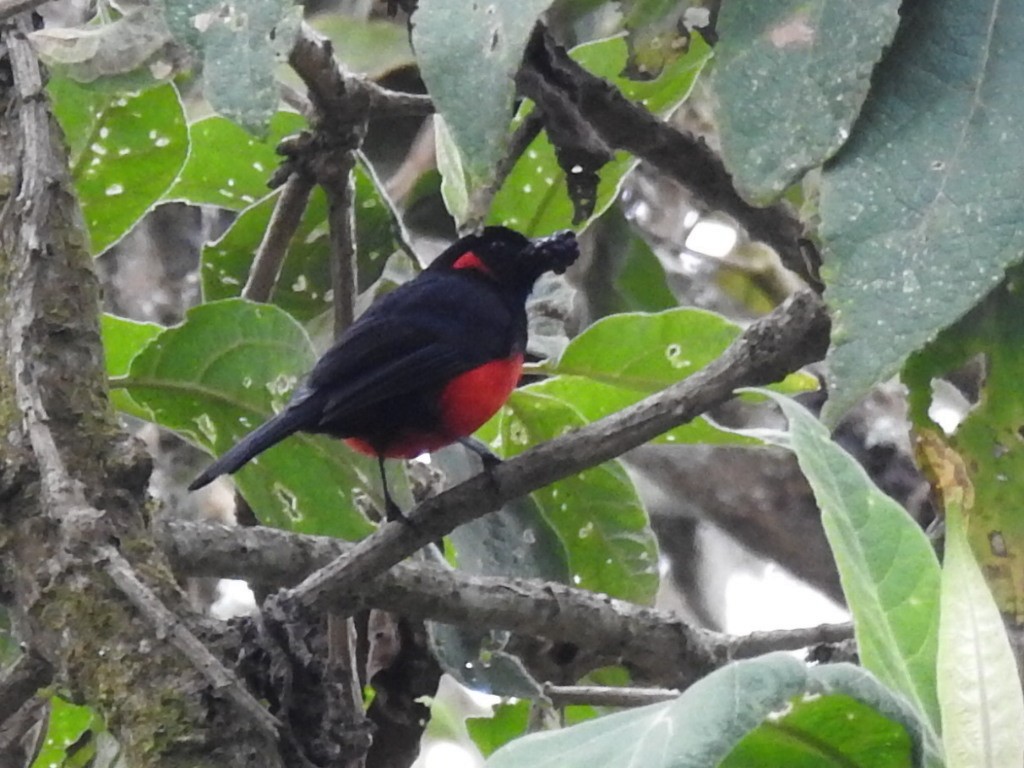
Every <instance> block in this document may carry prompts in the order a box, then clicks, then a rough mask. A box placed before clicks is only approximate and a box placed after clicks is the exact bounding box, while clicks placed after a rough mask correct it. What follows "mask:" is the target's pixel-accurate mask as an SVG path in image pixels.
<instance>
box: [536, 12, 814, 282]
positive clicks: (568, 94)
mask: <svg viewBox="0 0 1024 768" xmlns="http://www.w3.org/2000/svg"><path fill="white" fill-rule="evenodd" d="M517 83H518V84H519V88H520V91H521V92H522V93H523V95H524V96H527V97H529V98H530V99H532V100H533V101H535V102H537V103H539V104H544V103H554V104H559V103H561V102H563V101H565V100H570V101H571V102H572V104H573V105H574V107H575V108H576V109H577V110H578V111H579V115H580V117H581V119H582V120H583V121H585V122H586V125H587V126H588V127H589V128H590V129H591V130H593V131H595V132H596V133H597V134H598V135H599V136H600V138H601V139H602V140H603V141H604V142H605V143H606V144H607V145H608V146H610V147H613V148H615V149H623V150H626V151H627V152H630V153H631V154H633V155H635V156H637V157H639V158H641V159H643V160H646V161H647V162H649V163H651V164H652V165H653V166H655V167H656V168H657V169H658V170H660V171H661V172H662V173H665V174H667V175H668V176H670V177H671V178H673V179H675V180H676V181H677V182H679V183H680V184H681V185H683V187H685V188H686V189H688V190H689V191H690V192H691V193H692V194H693V195H694V197H695V198H696V199H697V200H699V201H700V202H701V203H703V204H704V205H705V206H706V207H707V208H708V209H709V210H715V211H723V212H725V213H726V214H728V215H729V216H731V217H732V218H734V219H735V220H736V221H737V222H739V224H740V225H741V226H742V227H743V228H744V229H745V230H746V231H747V233H748V234H749V235H750V237H751V238H753V239H755V240H760V241H762V242H764V243H767V244H768V245H770V246H771V247H772V248H774V249H775V250H776V251H777V252H778V253H779V256H780V258H781V259H782V262H783V263H784V264H785V265H786V266H787V267H788V268H789V269H791V270H793V271H794V272H796V273H797V274H799V275H801V276H803V277H805V278H806V279H808V280H809V281H811V283H812V284H816V283H817V280H816V278H815V275H814V270H815V269H816V265H811V266H810V267H809V265H808V261H816V260H817V255H816V254H815V253H814V247H813V245H812V244H811V243H810V242H808V241H806V240H805V239H804V236H803V230H804V227H803V224H802V223H801V222H800V220H799V219H798V218H797V217H796V215H795V213H794V212H793V211H792V209H791V208H789V207H788V206H786V205H785V204H783V203H777V204H775V205H771V206H768V207H767V208H759V207H757V206H754V205H751V204H750V203H748V202H747V201H746V200H744V199H743V198H742V197H741V196H740V194H739V193H738V192H737V191H736V188H735V186H734V185H733V183H732V178H731V176H730V175H729V173H728V171H726V169H725V166H724V164H723V163H722V161H721V159H720V158H719V157H718V156H717V155H716V154H715V153H714V152H713V151H712V150H711V148H710V147H708V146H707V144H706V143H705V142H704V141H703V139H700V138H698V137H695V136H693V135H691V134H688V133H685V132H683V131H680V130H678V129H677V128H674V127H673V126H671V125H669V124H668V123H666V122H664V121H662V120H660V119H658V118H657V117H655V116H654V115H652V114H651V113H650V112H648V111H647V110H646V109H645V108H644V107H642V106H641V105H639V104H635V103H633V102H632V101H630V100H629V99H627V98H626V97H625V96H623V95H622V93H621V92H620V91H619V90H618V89H617V88H616V87H615V86H613V85H612V84H610V83H608V82H607V81H605V80H602V79H601V78H599V77H597V76H596V75H594V74H592V73H590V72H588V71H587V70H586V69H584V68H583V67H582V66H580V65H579V64H578V63H577V62H575V61H573V59H571V58H570V57H569V55H568V54H567V53H566V52H565V50H564V49H562V48H561V47H559V46H558V45H557V44H556V43H555V42H554V41H553V40H551V38H550V36H549V35H548V34H547V32H546V30H544V29H543V27H538V30H537V32H536V33H535V36H534V39H533V40H532V41H531V43H530V46H529V48H528V51H527V56H526V60H525V61H524V62H523V67H522V69H521V70H520V73H519V75H518V78H517Z"/></svg>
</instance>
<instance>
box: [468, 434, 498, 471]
mask: <svg viewBox="0 0 1024 768" xmlns="http://www.w3.org/2000/svg"><path fill="white" fill-rule="evenodd" d="M459 445H461V446H462V447H463V448H466V449H467V450H470V451H472V452H473V453H475V454H476V455H477V456H479V457H480V461H482V462H483V464H484V470H485V471H487V472H490V471H491V470H492V469H494V468H495V467H496V466H498V465H499V464H501V458H500V457H499V456H498V454H496V453H495V452H494V451H492V450H491V449H490V448H488V447H487V445H486V444H485V443H484V442H483V441H482V440H477V439H476V438H475V437H460V438H459Z"/></svg>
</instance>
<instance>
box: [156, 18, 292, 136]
mask: <svg viewBox="0 0 1024 768" xmlns="http://www.w3.org/2000/svg"><path fill="white" fill-rule="evenodd" d="M163 5H164V13H165V16H166V19H167V25H168V27H169V28H170V30H171V32H172V33H173V34H174V36H175V38H176V39H177V40H178V41H179V42H181V43H183V44H184V45H187V46H188V47H190V48H191V49H192V50H193V52H194V53H196V55H197V56H198V57H199V58H201V59H202V69H203V95H204V96H205V97H206V99H207V101H208V102H209V103H210V106H212V107H213V108H214V109H215V110H217V111H218V112H219V113H220V114H222V115H224V116H225V117H227V118H229V119H231V120H233V121H234V122H236V123H238V124H240V125H242V126H245V127H246V128H247V129H248V130H250V131H253V132H262V131H264V130H265V129H266V124H267V121H268V120H269V119H270V118H271V116H272V115H273V114H274V112H275V111H276V109H277V105H278V102H279V100H280V95H279V92H278V86H277V81H276V80H275V78H274V69H275V68H276V67H277V64H278V62H279V61H283V60H285V59H286V58H287V56H288V52H289V51H290V50H291V47H292V45H293V43H294V41H295V38H296V35H297V34H298V31H299V24H300V22H301V19H302V13H301V9H300V8H299V7H298V6H296V5H295V3H293V2H292V1H291V0H219V1H218V0H164V1H163Z"/></svg>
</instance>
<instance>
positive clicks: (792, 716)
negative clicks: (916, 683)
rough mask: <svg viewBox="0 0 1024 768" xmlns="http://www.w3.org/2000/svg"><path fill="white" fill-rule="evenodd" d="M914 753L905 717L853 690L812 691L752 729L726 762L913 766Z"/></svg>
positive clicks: (803, 767)
mask: <svg viewBox="0 0 1024 768" xmlns="http://www.w3.org/2000/svg"><path fill="white" fill-rule="evenodd" d="M911 755H912V746H911V741H910V736H909V735H908V734H907V731H906V729H904V728H903V727H902V726H901V725H900V724H899V723H895V722H893V721H892V720H889V719H888V718H886V717H883V716H882V715H880V714H879V713H878V712H876V711H875V710H873V709H872V708H871V707H868V706H867V705H865V704H861V703H860V702H859V701H857V700H856V699H851V698H850V697H848V696H842V695H835V696H819V697H810V696H808V697H798V698H796V699H793V701H792V702H791V705H790V708H789V709H787V710H786V711H785V714H783V715H782V716H781V717H779V718H778V719H774V718H773V719H771V720H769V721H767V722H765V723H764V724H762V725H761V726H760V727H759V728H756V729H755V730H753V731H751V732H750V733H749V734H747V736H746V737H745V738H744V739H743V740H742V741H741V742H740V743H739V744H737V745H736V748H735V749H734V750H733V751H732V752H731V753H730V754H729V756H728V757H727V758H726V759H725V760H724V761H722V763H721V764H720V768H747V767H748V766H754V765H757V766H785V768H829V766H832V767H833V768H852V767H853V766H863V768H910V766H912V765H913V764H914V763H913V761H912V756H911Z"/></svg>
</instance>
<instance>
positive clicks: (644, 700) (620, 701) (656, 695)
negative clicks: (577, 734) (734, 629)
mask: <svg viewBox="0 0 1024 768" xmlns="http://www.w3.org/2000/svg"><path fill="white" fill-rule="evenodd" d="M544 695H545V696H547V697H548V698H549V699H551V703H552V704H554V705H555V706H556V707H566V706H570V705H572V704H587V705H590V706H592V707H644V706H647V705H648V704H660V703H661V702H663V701H672V699H677V698H679V691H677V690H675V689H674V688H613V687H610V686H605V685H552V684H551V683H545V684H544Z"/></svg>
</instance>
